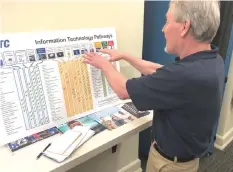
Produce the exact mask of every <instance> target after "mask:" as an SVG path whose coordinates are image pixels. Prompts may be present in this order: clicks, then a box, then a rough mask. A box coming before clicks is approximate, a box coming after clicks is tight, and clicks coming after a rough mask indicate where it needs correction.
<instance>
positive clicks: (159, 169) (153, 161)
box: [146, 143, 199, 172]
mask: <svg viewBox="0 0 233 172" xmlns="http://www.w3.org/2000/svg"><path fill="white" fill-rule="evenodd" d="M198 167H199V158H196V159H194V160H191V161H188V162H173V161H170V160H168V159H165V158H164V157H162V156H161V155H160V154H159V153H158V152H157V151H156V150H155V148H154V147H153V143H152V145H151V148H150V153H149V157H148V161H147V166H146V172H197V170H198Z"/></svg>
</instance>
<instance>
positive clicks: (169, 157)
mask: <svg viewBox="0 0 233 172" xmlns="http://www.w3.org/2000/svg"><path fill="white" fill-rule="evenodd" d="M153 147H154V148H155V150H156V151H157V152H158V153H159V154H160V155H161V156H162V157H164V158H166V159H168V160H170V161H173V162H188V161H191V160H193V159H194V158H178V157H176V156H175V157H172V156H169V155H167V154H165V153H163V152H162V151H161V150H160V148H159V147H158V145H157V144H156V143H154V145H153Z"/></svg>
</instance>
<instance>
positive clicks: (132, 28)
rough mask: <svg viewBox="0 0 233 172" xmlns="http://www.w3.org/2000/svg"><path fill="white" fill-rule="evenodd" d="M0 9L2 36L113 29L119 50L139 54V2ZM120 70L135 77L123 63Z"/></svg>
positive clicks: (20, 2) (6, 2)
mask: <svg viewBox="0 0 233 172" xmlns="http://www.w3.org/2000/svg"><path fill="white" fill-rule="evenodd" d="M48 2H49V3H48ZM0 7H2V8H0V9H1V10H0V16H2V21H3V25H2V31H3V33H6V32H31V31H47V30H57V29H65V30H66V29H67V30H69V29H85V28H98V27H115V28H116V31H117V39H118V48H119V50H120V51H127V52H130V53H132V54H133V55H135V56H138V57H140V56H141V54H142V37H143V13H144V1H142V0H137V1H126V2H124V1H115V0H114V1H106V0H105V1H101V0H98V1H97V2H96V1H94V0H88V1H81V0H72V1H71V0H49V1H44V0H0ZM121 70H122V72H123V73H124V74H125V75H126V76H127V77H133V76H138V75H139V73H138V72H136V70H133V68H131V67H129V64H128V63H125V62H121Z"/></svg>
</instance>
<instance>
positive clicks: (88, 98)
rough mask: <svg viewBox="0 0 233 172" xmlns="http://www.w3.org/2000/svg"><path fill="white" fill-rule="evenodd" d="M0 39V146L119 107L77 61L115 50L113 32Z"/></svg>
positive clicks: (100, 78) (94, 73) (98, 77)
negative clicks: (114, 106)
mask: <svg viewBox="0 0 233 172" xmlns="http://www.w3.org/2000/svg"><path fill="white" fill-rule="evenodd" d="M0 38H1V40H0V138H1V139H0V144H1V145H2V144H6V143H8V142H10V141H13V140H16V139H19V138H22V137H25V136H27V135H30V134H33V133H36V132H39V131H42V130H45V129H48V128H51V127H53V126H55V125H59V124H61V123H64V122H66V121H69V120H73V119H75V118H79V117H82V116H85V115H87V114H90V113H93V112H95V111H98V110H100V109H103V108H106V107H109V106H112V105H115V104H117V103H119V102H120V100H119V98H118V96H117V95H116V94H115V93H114V92H113V90H112V89H111V87H110V86H109V85H108V82H107V80H106V78H105V77H104V75H103V73H102V72H101V70H99V69H96V68H94V67H92V66H90V65H87V64H84V63H83V62H82V54H84V53H85V52H97V53H99V52H98V50H99V49H101V48H109V49H112V48H115V49H117V40H116V32H115V29H114V28H99V29H86V30H64V31H50V32H30V33H14V34H3V35H0ZM104 56H106V55H104ZM106 58H107V56H106ZM113 65H114V66H115V67H116V69H117V70H119V69H120V67H119V63H118V62H114V63H113Z"/></svg>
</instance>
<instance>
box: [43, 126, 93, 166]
mask: <svg viewBox="0 0 233 172" xmlns="http://www.w3.org/2000/svg"><path fill="white" fill-rule="evenodd" d="M70 131H74V132H80V133H82V134H81V136H80V137H79V138H78V139H77V140H75V142H74V143H73V144H71V146H70V147H69V148H68V149H67V150H66V151H65V152H64V153H63V154H59V153H55V152H54V151H53V150H49V149H48V150H47V151H45V152H44V155H45V156H46V157H48V158H51V159H53V160H54V161H56V162H62V161H64V160H65V159H66V158H67V157H69V156H70V155H71V154H72V153H73V152H74V151H75V150H76V149H78V148H79V147H80V146H81V145H82V144H83V143H85V142H87V141H88V140H89V139H90V138H91V137H92V136H93V135H94V134H95V132H94V131H93V130H91V129H90V128H89V127H84V126H76V127H74V128H73V129H72V130H70ZM67 132H68V131H67ZM55 142H56V141H55ZM52 144H53V143H52Z"/></svg>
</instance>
